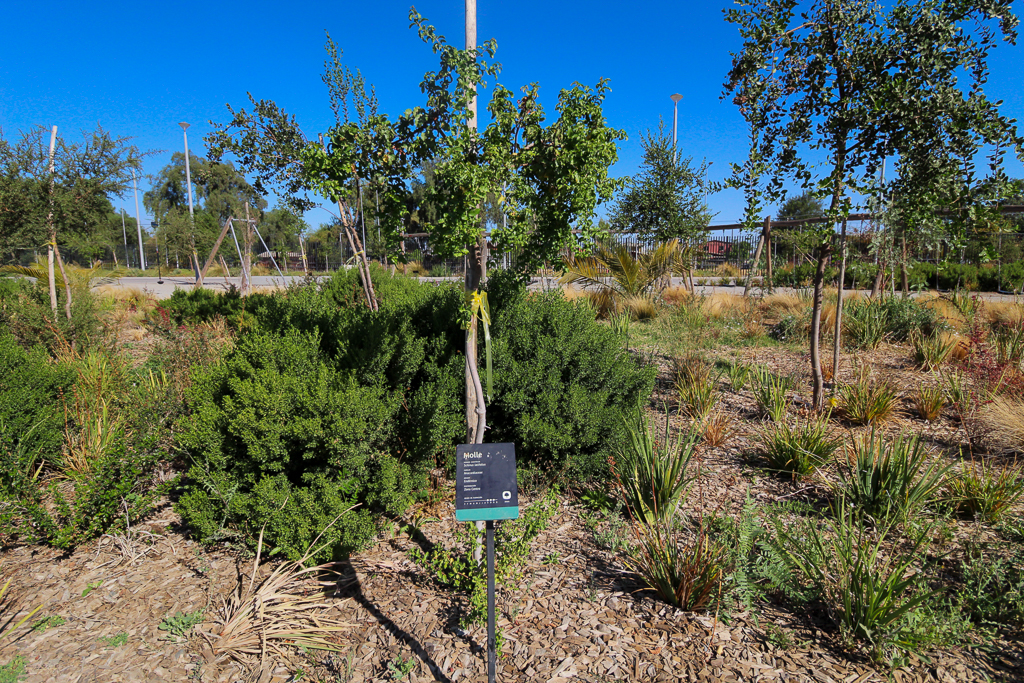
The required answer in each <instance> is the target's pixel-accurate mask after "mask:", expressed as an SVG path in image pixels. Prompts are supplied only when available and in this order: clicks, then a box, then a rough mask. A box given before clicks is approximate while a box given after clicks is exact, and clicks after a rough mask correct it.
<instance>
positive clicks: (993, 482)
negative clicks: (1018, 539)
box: [945, 460, 1024, 524]
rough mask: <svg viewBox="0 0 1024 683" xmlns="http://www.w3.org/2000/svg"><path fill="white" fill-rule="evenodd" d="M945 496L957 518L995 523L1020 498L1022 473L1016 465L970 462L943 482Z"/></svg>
mask: <svg viewBox="0 0 1024 683" xmlns="http://www.w3.org/2000/svg"><path fill="white" fill-rule="evenodd" d="M945 494H946V498H947V499H948V500H949V502H950V504H952V506H953V507H954V508H955V509H956V510H957V512H959V513H960V514H961V515H964V516H965V517H972V518H980V519H982V520H984V521H986V522H988V523H989V524H996V523H998V522H999V521H1000V520H1001V519H1002V518H1003V517H1004V516H1005V515H1006V513H1007V512H1008V511H1009V510H1010V509H1011V508H1012V507H1013V506H1014V505H1015V504H1016V503H1017V502H1018V501H1019V500H1021V498H1022V497H1024V473H1022V472H1021V468H1020V467H1019V466H1018V465H1017V463H1016V462H1014V463H1012V464H1005V465H1002V466H999V465H995V464H993V463H989V462H986V461H985V460H978V461H974V460H972V461H971V463H970V464H967V463H964V465H963V467H962V468H961V469H960V471H959V472H956V473H955V474H953V475H952V476H950V477H949V478H948V479H947V481H946V491H945Z"/></svg>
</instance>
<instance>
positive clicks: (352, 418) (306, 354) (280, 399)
mask: <svg viewBox="0 0 1024 683" xmlns="http://www.w3.org/2000/svg"><path fill="white" fill-rule="evenodd" d="M401 399H402V396H401V395H400V394H397V393H391V392H389V391H388V389H387V385H386V383H385V382H384V380H383V378H379V379H378V381H377V382H374V383H372V384H368V385H362V384H360V383H359V382H357V381H356V378H355V377H354V375H353V373H351V372H346V371H344V370H342V369H340V368H338V367H337V366H335V365H334V364H332V363H330V362H329V360H328V359H327V358H325V357H324V355H323V354H322V352H321V350H320V339H319V336H318V335H315V334H304V333H301V332H298V331H292V332H290V333H288V334H286V335H285V336H282V337H278V336H275V335H272V334H268V333H266V332H257V333H253V334H248V335H246V336H245V337H244V338H242V340H241V341H240V342H239V344H238V345H237V346H236V347H235V349H234V350H233V351H232V352H231V353H229V354H228V356H227V357H226V358H225V359H224V361H223V362H222V363H220V364H218V365H216V366H213V367H211V368H210V369H209V370H208V371H207V372H206V373H204V374H203V375H202V376H200V377H199V378H197V380H196V383H195V385H193V387H192V388H191V389H190V400H189V403H190V405H191V406H192V413H191V414H190V415H189V416H188V417H187V418H186V419H185V420H184V422H183V424H182V428H181V434H180V436H179V441H180V443H181V446H182V447H183V448H185V449H186V450H187V452H189V453H190V454H191V456H192V459H193V465H192V467H191V468H190V469H189V471H188V473H187V478H188V486H187V489H186V491H185V493H184V494H183V495H182V496H181V498H180V499H179V501H178V504H177V506H176V508H177V510H178V511H179V513H180V514H181V516H182V518H183V519H184V521H185V522H186V523H188V524H189V525H190V526H191V527H192V528H193V529H194V530H195V532H196V533H197V535H198V536H199V538H201V539H203V540H204V541H209V540H214V539H217V538H220V537H221V536H222V535H223V532H224V530H225V529H230V530H232V531H234V532H241V533H242V534H243V535H244V537H245V538H246V539H247V540H249V541H253V540H254V539H255V537H256V535H257V534H258V533H259V531H260V530H261V529H262V528H263V527H264V526H265V527H266V531H265V538H266V540H267V541H268V543H270V544H271V545H272V546H273V547H277V548H279V549H280V550H281V552H283V553H284V555H285V556H286V557H288V558H289V559H293V560H294V559H296V558H298V557H301V556H302V554H303V553H304V551H305V550H306V549H307V548H308V547H309V546H310V545H311V543H312V541H313V539H314V538H316V537H317V536H318V535H319V534H320V532H321V531H322V530H323V529H325V528H327V526H328V524H329V523H330V522H331V520H332V519H334V518H335V517H338V516H339V515H342V513H343V512H344V511H345V510H348V509H349V508H351V507H352V506H354V505H356V504H357V503H362V504H363V507H362V508H360V509H359V510H357V511H353V512H351V513H349V514H345V515H342V516H341V519H340V520H339V521H338V523H337V524H335V525H333V526H331V527H330V529H329V530H328V531H327V532H326V536H325V537H324V539H323V540H324V542H326V543H328V544H329V545H330V546H331V547H332V548H333V547H338V548H340V549H352V548H358V547H360V546H362V545H363V544H365V543H367V542H368V541H369V540H370V538H372V536H373V535H374V533H375V532H376V529H375V527H374V524H373V513H374V512H378V511H381V510H384V511H387V512H390V513H392V514H398V513H401V512H402V511H403V510H404V509H405V507H406V505H407V504H408V502H409V496H410V492H411V489H412V488H413V483H414V481H415V470H414V467H415V465H416V464H417V463H416V462H415V461H413V462H411V463H410V462H399V461H398V459H397V458H394V457H392V456H391V455H389V454H388V453H387V449H386V446H387V443H388V439H389V437H391V436H392V435H393V433H394V430H395V422H396V414H397V412H398V410H399V408H400V405H401ZM322 552H323V553H325V557H323V558H321V559H327V557H326V555H328V554H329V553H330V552H331V550H330V549H325V550H324V551H322Z"/></svg>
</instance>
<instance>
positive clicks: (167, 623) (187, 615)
mask: <svg viewBox="0 0 1024 683" xmlns="http://www.w3.org/2000/svg"><path fill="white" fill-rule="evenodd" d="M204 612H205V610H203V609H197V610H194V611H192V612H177V613H175V614H174V616H170V617H167V618H166V619H164V620H163V621H161V622H160V625H159V626H157V628H158V629H160V630H161V631H166V632H167V634H168V635H170V636H171V637H173V638H187V637H188V634H189V633H191V632H192V629H193V628H195V627H196V626H197V625H199V624H200V623H202V621H203V613H204Z"/></svg>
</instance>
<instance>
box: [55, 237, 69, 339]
mask: <svg viewBox="0 0 1024 683" xmlns="http://www.w3.org/2000/svg"><path fill="white" fill-rule="evenodd" d="M53 253H54V255H55V256H56V257H57V265H58V266H59V267H60V275H61V277H63V278H64V313H65V314H66V315H67V317H68V320H71V282H69V281H68V271H67V270H65V269H64V259H62V258H61V257H60V249H59V248H58V247H57V243H56V242H54V244H53Z"/></svg>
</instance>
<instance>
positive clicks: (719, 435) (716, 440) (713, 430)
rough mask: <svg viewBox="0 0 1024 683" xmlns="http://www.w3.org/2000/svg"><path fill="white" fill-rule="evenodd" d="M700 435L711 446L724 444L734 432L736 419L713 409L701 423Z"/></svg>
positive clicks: (715, 446) (716, 446)
mask: <svg viewBox="0 0 1024 683" xmlns="http://www.w3.org/2000/svg"><path fill="white" fill-rule="evenodd" d="M701 428H702V433H701V437H702V440H703V442H704V443H705V444H707V445H708V446H710V447H711V448H718V447H719V446H724V445H725V444H726V443H727V442H728V441H729V440H730V439H732V437H733V436H734V435H735V434H736V420H735V419H733V417H732V416H731V415H729V414H728V413H725V412H721V411H715V412H713V413H711V415H709V416H708V417H707V418H706V419H705V420H704V422H703V423H702V425H701Z"/></svg>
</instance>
